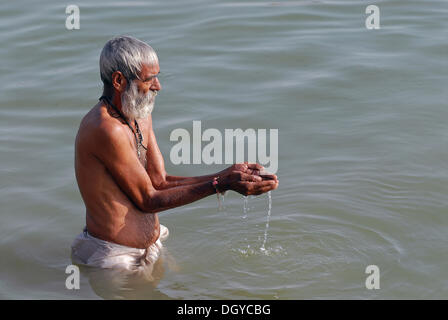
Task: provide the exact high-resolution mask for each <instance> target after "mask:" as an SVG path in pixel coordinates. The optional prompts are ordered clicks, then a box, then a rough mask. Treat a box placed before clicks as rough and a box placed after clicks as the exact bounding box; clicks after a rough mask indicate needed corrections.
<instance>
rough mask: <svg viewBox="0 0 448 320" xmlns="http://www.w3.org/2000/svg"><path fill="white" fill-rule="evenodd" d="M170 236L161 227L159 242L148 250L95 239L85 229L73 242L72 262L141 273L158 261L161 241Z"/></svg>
mask: <svg viewBox="0 0 448 320" xmlns="http://www.w3.org/2000/svg"><path fill="white" fill-rule="evenodd" d="M168 235H169V231H168V228H167V227H165V226H163V225H160V235H159V238H158V239H157V241H156V242H155V243H154V244H152V245H150V246H149V247H148V248H146V249H138V248H132V247H128V246H123V245H120V244H116V243H112V242H108V241H105V240H101V239H98V238H95V237H93V236H92V235H90V234H89V233H88V232H87V229H86V228H84V231H83V232H81V233H80V234H79V235H78V236H77V237H76V238H75V240H74V241H73V244H72V261H73V263H75V264H78V265H85V266H90V267H98V268H114V269H115V268H116V269H122V270H128V271H139V270H141V269H142V268H145V266H147V265H150V264H151V265H152V264H154V263H155V262H156V261H157V259H158V258H159V257H160V255H161V253H162V248H163V247H162V242H161V241H164V240H165V239H166V238H168Z"/></svg>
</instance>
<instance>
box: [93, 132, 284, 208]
mask: <svg viewBox="0 0 448 320" xmlns="http://www.w3.org/2000/svg"><path fill="white" fill-rule="evenodd" d="M90 141H91V143H92V144H94V145H92V148H91V150H95V151H94V155H95V156H96V157H97V158H98V160H99V161H101V162H102V163H103V164H104V165H105V166H106V168H107V170H108V171H109V173H110V174H111V175H112V177H113V179H114V180H115V182H116V183H117V184H118V186H119V187H120V189H121V190H123V192H124V193H125V194H126V195H127V196H128V198H129V199H130V200H131V201H132V202H133V203H134V205H135V206H136V207H138V208H139V209H140V210H141V211H143V212H148V213H156V212H159V211H163V210H167V209H171V208H175V207H179V206H182V205H185V204H188V203H191V202H194V201H196V200H199V199H202V198H204V197H206V196H209V195H211V194H213V193H215V192H216V190H215V187H214V186H213V182H212V180H210V181H204V182H199V183H196V184H191V185H185V186H178V187H173V188H169V189H166V190H156V189H155V188H154V186H153V184H152V182H151V179H150V178H149V176H148V175H147V174H146V172H145V169H144V168H143V166H142V165H141V163H140V161H139V160H138V157H137V154H136V152H135V150H134V147H133V145H131V144H130V142H129V139H128V136H127V134H126V133H125V132H124V130H123V128H122V127H118V126H115V125H103V127H101V128H97V129H95V132H94V133H93V136H92V139H91V140H90ZM260 180H261V178H260V177H257V176H253V175H248V174H245V173H242V172H233V173H231V174H229V175H226V176H224V177H223V180H222V181H219V184H218V187H219V191H226V190H235V191H237V192H240V193H242V194H261V193H264V192H267V191H269V190H272V189H275V188H276V187H277V185H278V182H277V183H276V182H275V181H260Z"/></svg>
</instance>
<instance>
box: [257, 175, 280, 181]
mask: <svg viewBox="0 0 448 320" xmlns="http://www.w3.org/2000/svg"><path fill="white" fill-rule="evenodd" d="M260 177H262V178H263V180H277V176H276V175H275V174H260Z"/></svg>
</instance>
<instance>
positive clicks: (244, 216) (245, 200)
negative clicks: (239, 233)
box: [243, 196, 248, 219]
mask: <svg viewBox="0 0 448 320" xmlns="http://www.w3.org/2000/svg"><path fill="white" fill-rule="evenodd" d="M243 198H244V207H243V214H244V215H243V219H246V218H247V203H248V198H247V196H243Z"/></svg>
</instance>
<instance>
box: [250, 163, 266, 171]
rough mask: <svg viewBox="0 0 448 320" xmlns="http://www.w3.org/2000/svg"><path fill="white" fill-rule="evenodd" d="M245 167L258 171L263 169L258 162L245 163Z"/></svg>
mask: <svg viewBox="0 0 448 320" xmlns="http://www.w3.org/2000/svg"><path fill="white" fill-rule="evenodd" d="M247 167H248V168H249V169H252V170H259V171H261V170H263V169H264V167H263V166H262V165H261V164H258V163H247Z"/></svg>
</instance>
